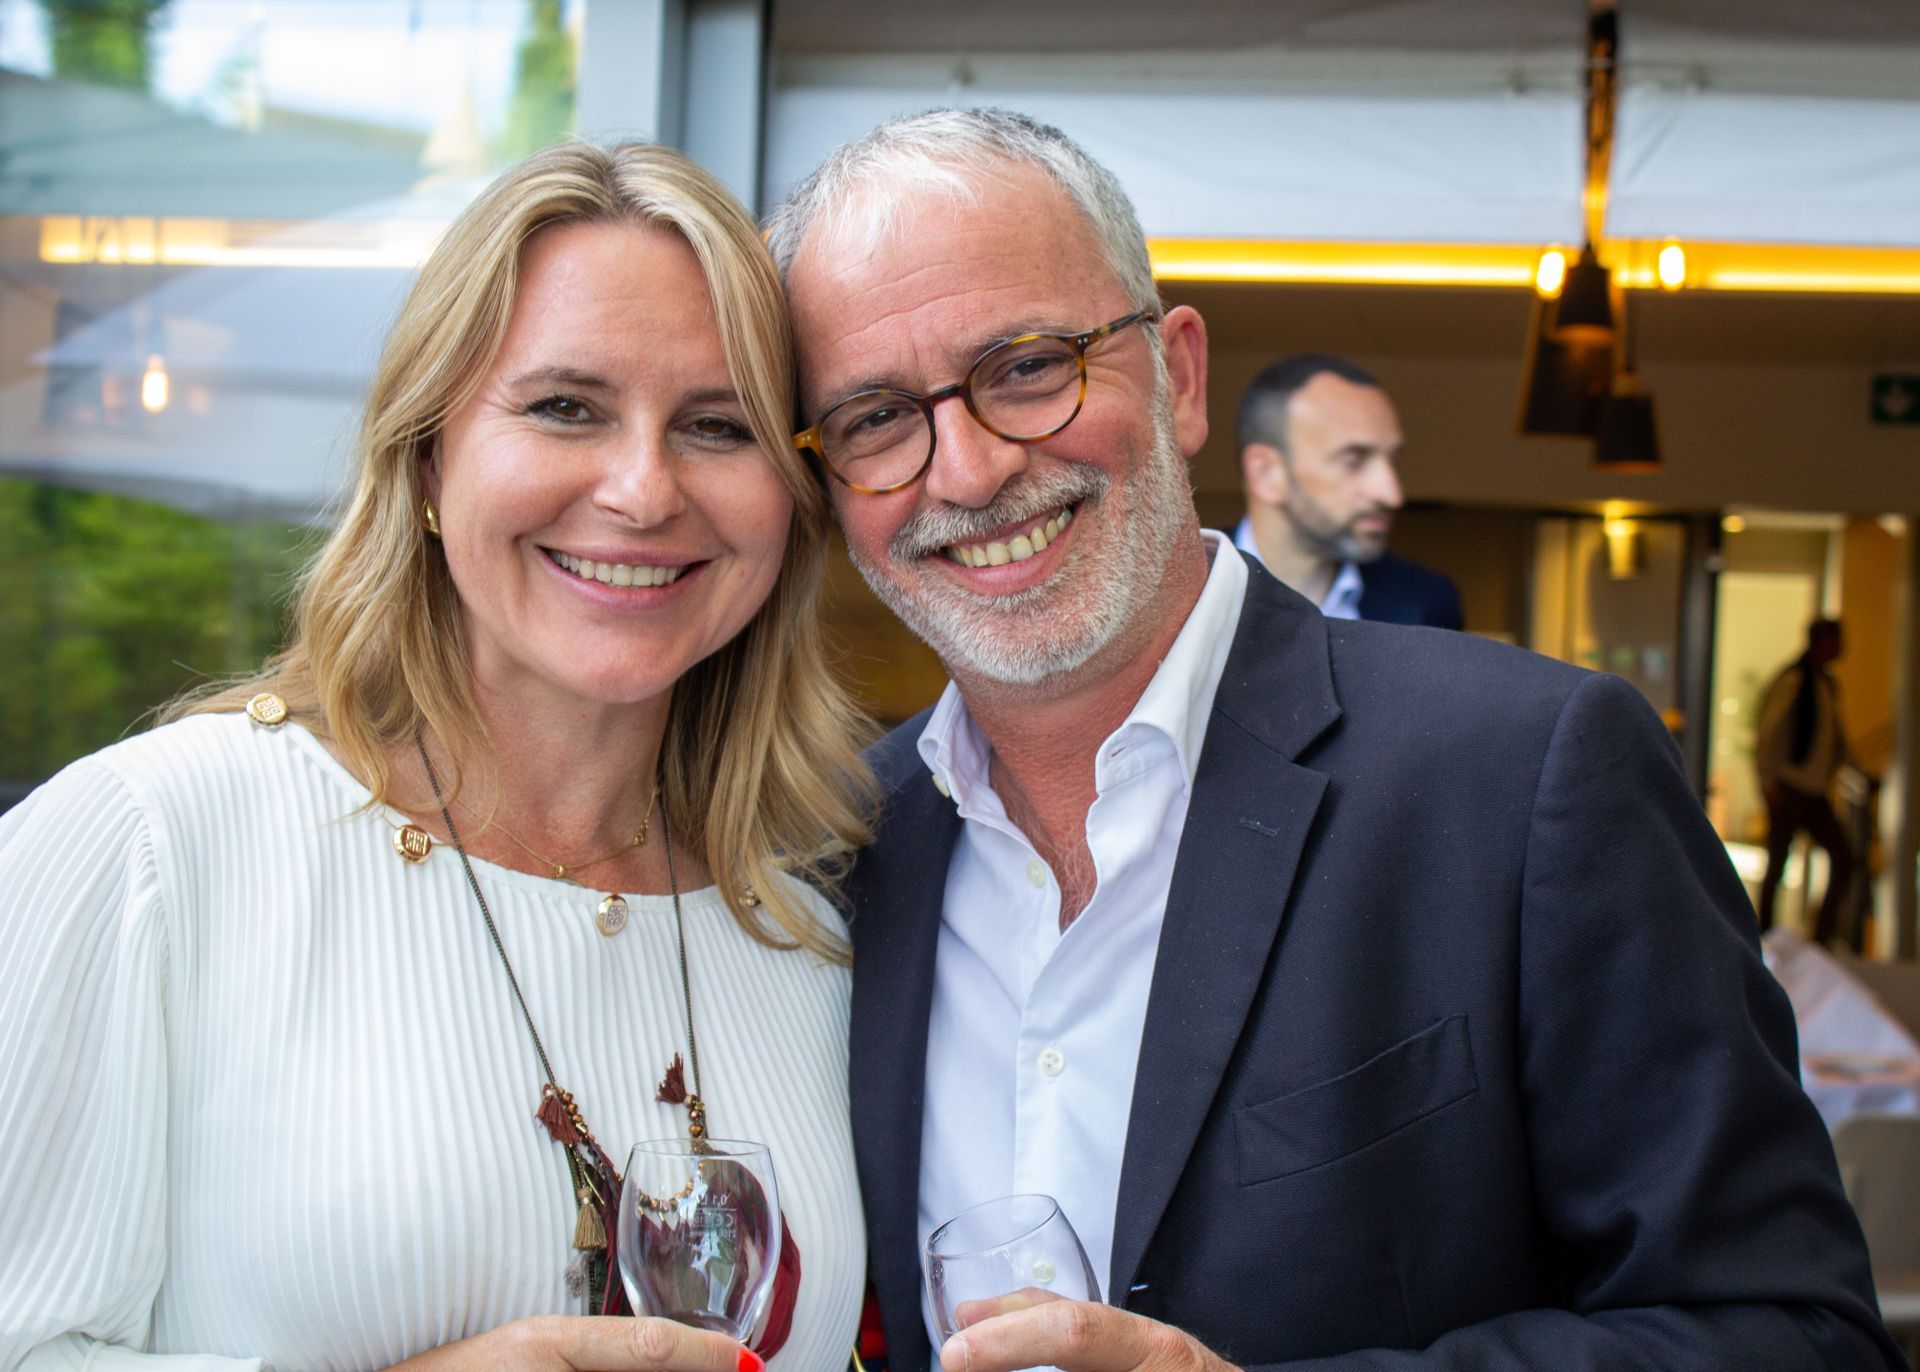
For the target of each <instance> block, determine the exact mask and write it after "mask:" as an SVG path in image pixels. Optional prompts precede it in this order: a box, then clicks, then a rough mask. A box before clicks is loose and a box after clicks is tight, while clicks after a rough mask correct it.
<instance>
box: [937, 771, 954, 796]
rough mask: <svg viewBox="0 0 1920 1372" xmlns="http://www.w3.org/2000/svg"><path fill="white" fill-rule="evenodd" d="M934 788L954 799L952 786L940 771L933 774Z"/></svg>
mask: <svg viewBox="0 0 1920 1372" xmlns="http://www.w3.org/2000/svg"><path fill="white" fill-rule="evenodd" d="M933 789H934V790H936V791H938V792H939V793H940V794H941V795H943V796H945V797H946V798H947V799H948V800H952V799H953V790H952V788H950V787H949V786H948V785H947V779H946V778H945V777H943V776H941V775H940V774H939V773H938V772H935V773H934V774H933Z"/></svg>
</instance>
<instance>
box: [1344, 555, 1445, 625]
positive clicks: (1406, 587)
mask: <svg viewBox="0 0 1920 1372" xmlns="http://www.w3.org/2000/svg"><path fill="white" fill-rule="evenodd" d="M1360 618H1362V619H1371V620H1375V621H1377V622H1379V623H1382V624H1425V625H1428V626H1430V627H1432V628H1435V629H1463V628H1465V627H1466V617H1465V616H1464V615H1463V614H1462V613H1461V611H1460V592H1459V591H1458V590H1456V589H1455V588H1454V584H1453V582H1452V581H1450V580H1449V579H1448V578H1446V577H1444V576H1442V575H1441V574H1440V573H1439V572H1436V571H1434V570H1433V569H1432V568H1430V567H1422V566H1421V565H1420V564H1419V563H1418V562H1409V561H1407V560H1406V559H1405V558H1404V557H1395V556H1394V555H1393V554H1392V553H1382V554H1381V555H1380V556H1379V557H1377V558H1375V559H1374V560H1373V561H1372V562H1363V563H1361V564H1360Z"/></svg>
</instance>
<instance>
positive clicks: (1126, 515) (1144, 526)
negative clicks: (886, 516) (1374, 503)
mask: <svg viewBox="0 0 1920 1372" xmlns="http://www.w3.org/2000/svg"><path fill="white" fill-rule="evenodd" d="M1169 392H1170V388H1169V386H1168V384H1167V381H1166V378H1165V375H1164V373H1163V374H1162V377H1161V381H1160V384H1159V385H1158V387H1156V391H1155V395H1154V399H1153V404H1152V422H1153V433H1152V439H1151V443H1152V447H1151V450H1150V451H1149V452H1148V453H1147V454H1145V455H1144V458H1143V460H1141V461H1140V462H1139V464H1138V466H1137V468H1136V469H1135V470H1134V472H1133V473H1132V474H1131V475H1130V476H1129V477H1128V478H1127V479H1126V480H1125V481H1123V482H1122V483H1121V484H1120V486H1119V488H1118V493H1117V494H1116V492H1115V487H1114V482H1113V481H1112V479H1111V478H1109V477H1108V476H1107V474H1106V473H1105V472H1104V471H1102V470H1100V469H1099V468H1098V467H1094V466H1091V465H1089V464H1086V463H1068V464H1066V465H1064V466H1059V467H1052V468H1049V469H1047V470H1046V471H1044V472H1038V471H1036V472H1030V473H1029V474H1027V475H1026V476H1025V477H1023V478H1021V479H1020V480H1019V481H1018V482H1017V483H1015V484H1010V485H1008V486H1006V487H1004V488H1003V489H1002V490H1001V491H1000V492H999V493H998V494H997V495H996V496H995V497H994V500H993V502H992V503H991V504H990V505H987V506H985V507H984V508H981V509H978V510H969V509H962V508H958V507H953V506H948V507H945V508H942V509H936V510H928V511H925V512H924V513H922V514H919V515H916V516H915V517H914V518H913V519H911V520H909V521H908V522H907V523H906V524H905V525H903V526H902V527H901V529H900V530H899V532H898V533H896V534H895V535H894V537H893V539H892V541H891V543H890V544H889V546H888V563H887V564H886V565H885V566H880V565H875V564H873V563H870V562H868V561H866V560H865V559H863V558H862V557H861V556H860V554H859V553H858V552H857V551H854V550H853V548H852V545H851V544H849V551H850V552H852V554H853V563H854V566H855V567H857V568H858V569H859V571H860V575H861V576H862V577H864V578H865V579H866V582H867V584H868V585H869V586H871V587H872V588H873V591H874V594H875V595H877V596H879V597H880V599H881V600H882V601H884V602H885V603H886V606H887V608H888V609H890V610H892V611H893V612H894V614H895V615H897V616H899V618H900V620H901V621H902V622H903V623H904V624H906V626H907V627H908V628H910V629H912V630H913V631H914V633H915V634H917V635H919V636H920V638H922V639H923V640H925V642H926V643H927V645H928V646H929V647H931V648H932V649H933V650H934V652H936V653H938V654H939V655H940V660H941V661H942V662H943V663H945V664H946V667H947V670H948V671H949V672H950V673H951V674H952V675H953V676H955V677H956V678H960V677H968V676H972V677H978V678H984V679H986V680H988V681H993V682H998V683H1001V684H1004V685H1009V686H1037V685H1040V684H1041V683H1043V682H1047V681H1049V680H1050V679H1053V678H1056V677H1060V676H1063V675H1065V674H1067V673H1070V672H1073V671H1074V670H1076V669H1077V668H1079V667H1082V666H1084V665H1085V664H1086V663H1087V662H1088V661H1090V660H1091V659H1092V658H1094V657H1095V656H1096V655H1097V654H1099V653H1100V652H1102V651H1103V650H1105V649H1106V648H1108V647H1109V646H1111V645H1112V644H1113V643H1114V642H1115V640H1117V639H1119V638H1121V637H1122V635H1123V634H1124V633H1125V632H1126V630H1127V629H1128V627H1129V626H1131V625H1135V624H1138V623H1143V622H1144V621H1145V618H1146V617H1147V612H1148V609H1149V607H1150V605H1151V604H1152V601H1153V598H1154V596H1155V595H1156V594H1157V593H1158V591H1159V589H1160V587H1161V585H1162V584H1163V583H1164V582H1165V580H1166V578H1167V573H1168V569H1169V568H1170V567H1171V566H1172V564H1173V559H1174V555H1175V552H1176V550H1177V549H1178V548H1179V546H1180V543H1181V540H1182V537H1183V536H1184V534H1185V532H1186V531H1187V528H1188V526H1189V524H1190V523H1191V522H1192V520H1193V488H1192V487H1191V485H1189V484H1188V478H1187V468H1186V461H1185V459H1184V457H1183V456H1182V455H1181V452H1180V449H1179V446H1178V443H1177V441H1176V440H1175V438H1174V433H1173V406H1172V400H1171V396H1170V393H1169ZM1115 501H1125V502H1130V504H1128V505H1126V506H1121V507H1118V508H1114V507H1113V502H1115ZM1075 504H1077V505H1078V506H1079V508H1078V509H1077V510H1076V511H1075V513H1074V517H1073V522H1074V525H1075V526H1076V527H1080V526H1082V525H1083V524H1084V526H1085V527H1084V530H1083V532H1082V533H1081V535H1080V536H1079V537H1078V538H1076V539H1075V541H1074V546H1073V547H1072V549H1071V550H1070V551H1069V552H1068V554H1067V559H1068V560H1067V561H1066V563H1065V564H1064V565H1063V566H1062V567H1061V568H1060V569H1058V570H1057V571H1056V572H1055V573H1054V574H1053V575H1052V576H1051V577H1049V578H1048V579H1047V580H1046V581H1044V582H1042V583H1041V584H1039V585H1037V586H1034V587H1032V588H1030V589H1028V590H1025V591H1019V592H1015V593H1014V594H1012V595H1003V596H984V595H979V594H976V593H974V592H972V591H969V590H968V589H966V588H965V587H964V586H962V585H960V584H958V583H957V582H955V581H954V580H953V579H951V578H949V577H945V576H942V575H940V574H939V573H937V572H933V571H930V570H922V568H921V564H922V563H924V562H925V561H927V560H929V559H931V558H936V557H944V556H945V554H944V553H943V552H941V551H940V549H943V548H945V547H947V546H949V545H951V544H954V543H962V542H968V541H970V540H973V539H976V538H979V537H983V536H985V535H986V534H989V533H992V532H994V531H996V530H1000V529H1004V528H1006V527H1007V526H1008V525H1010V524H1019V523H1024V522H1026V521H1028V520H1030V519H1031V520H1040V519H1044V518H1046V517H1047V516H1049V515H1052V514H1055V513H1057V512H1058V511H1059V510H1061V509H1063V508H1064V507H1066V506H1068V505H1075ZM1103 526H1104V527H1103ZM890 568H903V569H906V576H905V577H903V578H902V580H899V581H896V580H895V579H894V578H893V577H891V576H890V575H889V574H888V572H889V569H890ZM903 581H904V582H906V583H907V584H902V583H903Z"/></svg>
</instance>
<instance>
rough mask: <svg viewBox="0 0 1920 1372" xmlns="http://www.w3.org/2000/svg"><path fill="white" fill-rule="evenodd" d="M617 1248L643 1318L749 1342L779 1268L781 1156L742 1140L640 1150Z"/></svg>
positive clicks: (663, 1143) (630, 1166)
mask: <svg viewBox="0 0 1920 1372" xmlns="http://www.w3.org/2000/svg"><path fill="white" fill-rule="evenodd" d="M615 1228H616V1236H615V1247H616V1251H617V1253H618V1255H619V1261H620V1280H621V1281H622V1282H624V1283H625V1284H626V1288H627V1300H628V1301H629V1302H630V1303H631V1304H632V1306H633V1309H634V1313H635V1314H640V1315H661V1316H665V1317H666V1318H667V1319H670V1320H678V1321H679V1322H680V1323H681V1324H690V1325H692V1326H693V1327H694V1328H696V1329H711V1330H717V1331H718V1332H720V1333H722V1334H725V1335H727V1336H728V1337H729V1338H733V1339H738V1340H739V1341H740V1342H742V1343H745V1342H746V1340H747V1336H748V1335H749V1334H750V1333H752V1331H753V1327H754V1325H755V1324H757V1323H758V1322H759V1319H760V1315H761V1312H762V1311H764V1310H765V1309H766V1306H767V1301H768V1298H769V1297H771V1296H772V1294H773V1282H774V1274H775V1272H776V1271H777V1270H778V1269H779V1266H780V1236H781V1229H780V1193H779V1190H778V1188H777V1186H776V1185H775V1183H774V1179H773V1154H772V1152H771V1151H770V1150H769V1149H768V1148H767V1146H766V1145H765V1144H764V1143H750V1142H746V1141H744V1140H739V1139H704V1140H702V1141H701V1142H700V1143H699V1144H695V1143H693V1142H691V1141H689V1140H687V1139H651V1140H648V1141H647V1142H644V1143H637V1144H635V1145H634V1146H633V1152H632V1153H630V1154H629V1155H628V1157H627V1175H626V1181H625V1184H624V1185H623V1186H622V1187H621V1189H620V1215H619V1219H618V1221H617V1222H616V1226H615Z"/></svg>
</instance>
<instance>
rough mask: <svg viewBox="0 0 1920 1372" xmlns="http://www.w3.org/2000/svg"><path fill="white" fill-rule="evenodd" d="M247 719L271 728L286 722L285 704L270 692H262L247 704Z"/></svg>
mask: <svg viewBox="0 0 1920 1372" xmlns="http://www.w3.org/2000/svg"><path fill="white" fill-rule="evenodd" d="M247 718H249V719H251V720H252V721H253V722H254V723H255V724H264V725H266V726H267V727H268V728H272V727H273V726H274V725H276V724H285V723H286V722H287V702H286V701H284V700H282V699H280V697H279V696H277V695H275V694H274V693H273V692H272V691H262V692H261V693H260V694H259V695H257V696H255V697H254V698H253V699H252V700H249V701H248V702H247Z"/></svg>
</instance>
